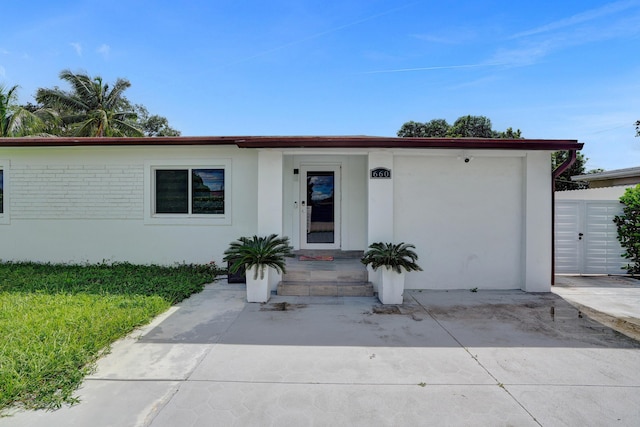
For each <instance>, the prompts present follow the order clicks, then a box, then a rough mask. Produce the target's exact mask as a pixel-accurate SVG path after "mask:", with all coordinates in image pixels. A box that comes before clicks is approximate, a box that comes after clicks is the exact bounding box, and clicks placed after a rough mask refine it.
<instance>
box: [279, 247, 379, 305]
mask: <svg viewBox="0 0 640 427" xmlns="http://www.w3.org/2000/svg"><path fill="white" fill-rule="evenodd" d="M302 256H306V257H333V260H332V261H319V260H318V261H316V260H302V259H301V257H302ZM361 257H362V251H296V257H295V258H289V259H287V273H286V274H285V275H283V277H282V281H281V282H280V283H279V284H278V288H277V293H278V295H287V296H340V297H345V296H352V297H364V296H373V295H374V292H373V285H372V284H371V282H369V279H368V273H367V269H366V267H365V266H364V265H363V264H362V263H361V262H360V258H361Z"/></svg>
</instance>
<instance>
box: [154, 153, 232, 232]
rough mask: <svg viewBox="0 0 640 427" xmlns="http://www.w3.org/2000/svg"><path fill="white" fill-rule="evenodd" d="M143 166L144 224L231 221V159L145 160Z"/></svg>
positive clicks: (202, 223)
mask: <svg viewBox="0 0 640 427" xmlns="http://www.w3.org/2000/svg"><path fill="white" fill-rule="evenodd" d="M144 170H145V172H144V222H145V224H148V225H230V224H231V207H232V204H231V194H232V192H231V187H232V182H231V176H232V175H231V159H225V158H217V159H211V158H209V159H207V160H204V161H203V160H202V159H171V160H169V161H167V160H166V159H165V160H148V161H146V162H145V168H144Z"/></svg>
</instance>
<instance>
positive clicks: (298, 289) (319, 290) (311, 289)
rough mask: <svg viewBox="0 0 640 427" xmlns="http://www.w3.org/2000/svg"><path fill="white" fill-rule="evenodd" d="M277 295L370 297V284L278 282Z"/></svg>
mask: <svg viewBox="0 0 640 427" xmlns="http://www.w3.org/2000/svg"><path fill="white" fill-rule="evenodd" d="M278 295H284V296H323V297H371V296H373V285H372V284H371V282H280V283H278Z"/></svg>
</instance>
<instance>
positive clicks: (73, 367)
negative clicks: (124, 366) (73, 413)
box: [0, 263, 222, 414]
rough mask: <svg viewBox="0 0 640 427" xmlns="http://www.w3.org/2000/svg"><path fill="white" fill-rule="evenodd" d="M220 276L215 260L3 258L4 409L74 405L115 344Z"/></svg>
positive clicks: (0, 356) (0, 347)
mask: <svg viewBox="0 0 640 427" xmlns="http://www.w3.org/2000/svg"><path fill="white" fill-rule="evenodd" d="M221 273H222V272H221V271H220V270H219V269H218V268H217V267H216V266H215V265H213V264H210V265H178V266H174V267H160V266H138V265H132V264H114V265H106V264H100V265H86V266H73V265H52V264H34V263H0V414H3V413H6V411H7V409H9V408H12V407H22V408H26V409H54V408H57V407H60V406H61V405H62V404H65V403H66V404H73V403H75V402H76V401H77V399H76V398H75V397H74V392H75V390H76V389H77V388H78V386H79V385H80V383H81V382H82V379H83V378H84V376H86V375H87V374H89V373H91V372H92V371H93V369H94V367H95V362H96V360H97V359H98V358H99V357H100V355H101V354H103V353H104V352H105V351H107V350H108V349H109V345H110V344H111V343H112V342H114V341H115V340H117V339H118V338H121V337H123V336H125V335H127V334H128V333H129V332H131V331H132V330H133V329H134V328H136V327H137V326H141V325H144V324H146V323H148V322H149V321H150V320H151V319H152V318H153V317H155V316H157V315H158V314H160V313H162V312H163V311H165V310H167V309H168V308H169V306H171V304H174V303H176V302H179V301H181V300H183V299H184V298H187V297H188V296H189V295H191V294H192V293H194V292H199V291H201V290H202V289H203V286H204V284H206V283H210V282H212V281H213V280H214V278H215V276H216V275H218V274H221Z"/></svg>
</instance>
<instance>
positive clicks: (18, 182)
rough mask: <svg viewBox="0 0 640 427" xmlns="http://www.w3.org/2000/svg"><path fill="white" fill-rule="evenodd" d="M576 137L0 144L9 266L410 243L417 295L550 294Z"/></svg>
mask: <svg viewBox="0 0 640 427" xmlns="http://www.w3.org/2000/svg"><path fill="white" fill-rule="evenodd" d="M581 148H582V144H581V143H578V142H577V141H575V140H527V139H525V140H507V139H472V138H462V139H436V138H387V137H360V136H350V137H308V136H305V137H292V136H286V137H253V136H250V137H164V138H4V139H0V188H1V189H2V199H1V201H0V238H1V241H2V244H0V259H2V260H32V261H43V262H90V263H93V262H101V261H103V260H107V261H129V262H132V263H161V264H173V263H176V262H188V263H191V262H193V263H206V262H209V261H211V260H215V261H217V262H218V263H220V261H221V259H222V254H223V251H224V250H225V249H226V248H227V246H228V244H229V242H231V241H232V240H235V239H236V238H238V237H240V236H247V235H248V236H250V235H254V234H260V235H265V234H269V233H277V234H280V235H285V236H289V237H290V238H291V241H292V245H293V246H294V247H295V248H296V249H314V248H318V249H334V250H365V249H366V248H367V246H368V245H369V244H370V243H373V242H376V241H389V242H401V241H404V242H408V243H413V244H415V245H416V247H417V253H418V255H419V257H420V264H421V266H422V267H423V268H424V271H422V272H415V273H411V274H409V275H408V276H407V282H406V287H407V288H409V289H412V288H413V289H469V288H473V287H477V288H479V289H522V290H525V291H530V292H546V291H549V290H550V285H551V280H552V276H553V274H552V258H553V256H552V254H553V249H552V245H553V242H552V241H553V239H552V235H553V234H552V233H553V232H552V224H553V221H552V219H553V216H552V204H553V196H552V171H551V161H550V154H551V152H553V151H558V150H567V151H570V152H575V151H576V150H580V149H581Z"/></svg>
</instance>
